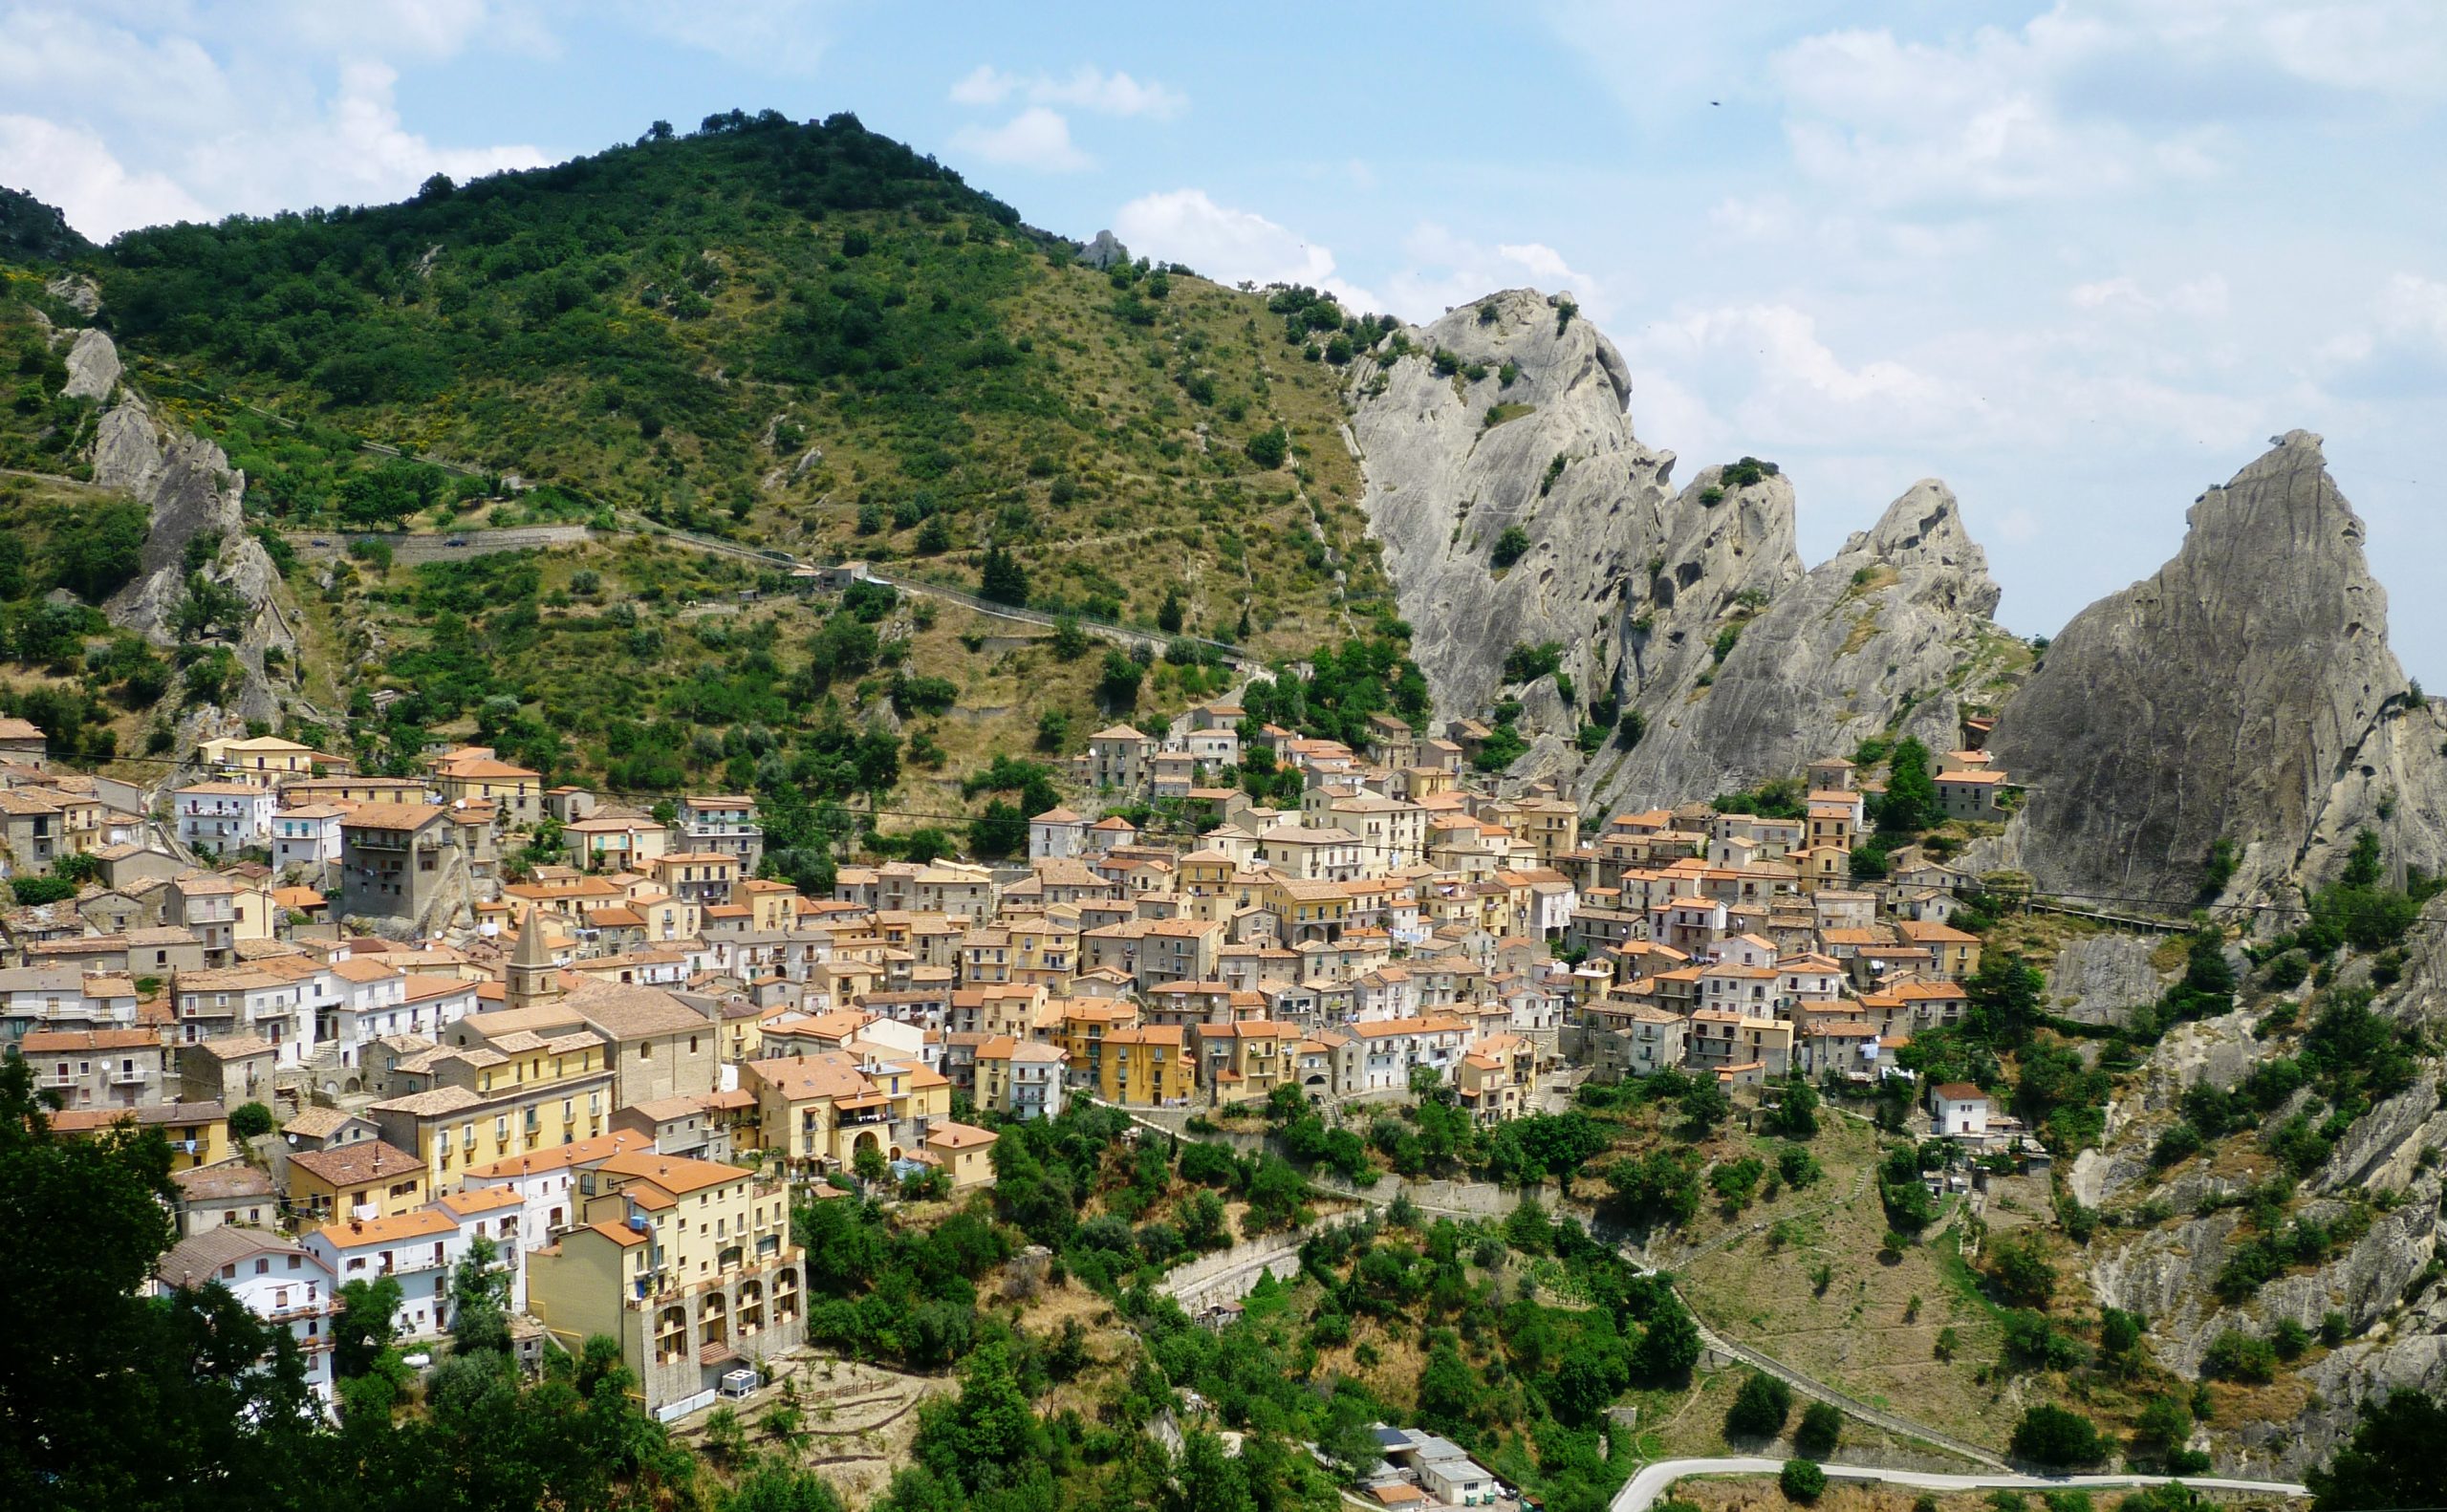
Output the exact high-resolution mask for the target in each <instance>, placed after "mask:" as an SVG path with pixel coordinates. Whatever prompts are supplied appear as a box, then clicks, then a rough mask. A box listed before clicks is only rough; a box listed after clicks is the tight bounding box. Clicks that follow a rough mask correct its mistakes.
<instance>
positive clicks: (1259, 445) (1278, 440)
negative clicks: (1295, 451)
mask: <svg viewBox="0 0 2447 1512" xmlns="http://www.w3.org/2000/svg"><path fill="white" fill-rule="evenodd" d="M1244 449H1245V450H1246V451H1247V452H1248V454H1249V461H1250V462H1252V463H1255V464H1257V465H1258V466H1259V467H1260V468H1262V469H1264V470H1266V471H1267V472H1272V471H1273V470H1274V469H1275V468H1277V467H1280V466H1282V465H1283V460H1284V459H1285V458H1286V457H1288V456H1290V455H1291V438H1290V437H1289V436H1288V435H1287V434H1285V432H1284V429H1283V427H1282V426H1280V425H1274V426H1269V427H1268V428H1267V429H1265V430H1262V431H1259V432H1258V433H1257V434H1256V435H1254V436H1252V437H1250V438H1249V440H1248V444H1247V446H1246V447H1245V448H1244Z"/></svg>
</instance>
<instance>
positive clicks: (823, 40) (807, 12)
mask: <svg viewBox="0 0 2447 1512" xmlns="http://www.w3.org/2000/svg"><path fill="white" fill-rule="evenodd" d="M554 9H555V10H556V11H565V13H566V22H565V24H566V25H568V26H570V27H572V28H582V27H588V26H592V25H594V24H595V14H594V12H593V11H590V10H588V9H586V8H584V7H575V6H567V7H564V6H555V7H554ZM835 9H837V5H836V4H835V3H834V0H723V3H722V4H720V5H671V4H668V3H667V0H621V3H620V4H619V5H618V6H617V11H616V13H617V15H618V16H619V17H620V18H621V19H622V20H624V21H626V22H627V23H628V24H629V25H630V26H632V27H634V28H635V29H637V30H638V31H639V32H644V33H645V34H647V35H649V36H654V37H660V38H661V39H662V40H663V41H666V42H670V43H673V44H675V45H677V46H680V47H684V48H688V49H690V50H692V51H694V52H700V53H710V54H713V55H714V56H716V57H718V58H721V59H722V60H723V61H724V62H725V63H728V64H730V65H732V66H733V67H735V68H741V69H747V70H750V71H752V72H755V73H759V74H768V75H779V76H806V75H810V74H813V73H814V72H816V68H817V66H818V65H819V64H820V63H822V62H823V60H824V54H825V50H826V48H827V47H828V46H829V45H830V43H831V41H832V37H831V33H830V32H829V31H828V29H827V28H826V26H825V20H826V18H827V17H828V16H829V15H830V14H831V12H832V11H834V10H835Z"/></svg>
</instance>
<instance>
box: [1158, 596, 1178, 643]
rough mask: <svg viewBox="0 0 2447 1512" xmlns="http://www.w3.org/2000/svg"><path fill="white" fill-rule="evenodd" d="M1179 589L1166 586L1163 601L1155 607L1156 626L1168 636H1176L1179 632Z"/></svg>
mask: <svg viewBox="0 0 2447 1512" xmlns="http://www.w3.org/2000/svg"><path fill="white" fill-rule="evenodd" d="M1181 620H1182V610H1181V591H1180V589H1178V588H1172V587H1167V588H1166V589H1165V590H1164V601H1163V602H1162V603H1161V604H1159V605H1158V606H1157V607H1156V628H1157V629H1159V630H1160V631H1162V632H1163V633H1164V634H1166V635H1168V636H1178V635H1180V633H1181Z"/></svg>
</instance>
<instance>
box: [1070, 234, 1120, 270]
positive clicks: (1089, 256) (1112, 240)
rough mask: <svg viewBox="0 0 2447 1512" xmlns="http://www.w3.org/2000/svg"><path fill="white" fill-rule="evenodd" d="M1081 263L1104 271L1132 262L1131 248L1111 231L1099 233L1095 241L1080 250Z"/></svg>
mask: <svg viewBox="0 0 2447 1512" xmlns="http://www.w3.org/2000/svg"><path fill="white" fill-rule="evenodd" d="M1079 261H1081V262H1083V263H1085V264H1087V265H1088V266H1089V267H1091V268H1094V269H1095V270H1098V271H1100V272H1101V271H1102V270H1105V269H1108V268H1111V267H1113V266H1114V265H1115V263H1126V262H1128V261H1130V248H1127V247H1124V246H1122V245H1121V239H1120V238H1119V237H1117V236H1115V235H1114V234H1113V232H1111V231H1098V232H1097V233H1096V238H1095V240H1094V241H1092V242H1090V243H1088V244H1087V245H1086V246H1084V247H1082V248H1079Z"/></svg>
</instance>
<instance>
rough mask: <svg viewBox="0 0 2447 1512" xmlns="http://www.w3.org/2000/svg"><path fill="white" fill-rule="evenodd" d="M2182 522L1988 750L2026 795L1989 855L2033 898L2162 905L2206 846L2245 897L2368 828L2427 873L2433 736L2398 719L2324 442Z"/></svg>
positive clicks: (2432, 825) (2444, 808)
mask: <svg viewBox="0 0 2447 1512" xmlns="http://www.w3.org/2000/svg"><path fill="white" fill-rule="evenodd" d="M2188 518H2189V522H2190V529H2189V531H2188V533H2187V534H2186V535H2185V537H2184V543H2183V547H2182V550H2180V551H2177V552H2176V556H2175V558H2174V559H2173V560H2172V561H2170V562H2168V563H2167V564H2166V566H2164V567H2162V568H2160V569H2159V570H2158V572H2157V574H2156V575H2155V576H2154V577H2152V578H2150V579H2149V580H2148V581H2146V582H2141V583H2136V584H2134V585H2133V587H2131V588H2129V589H2126V590H2125V591H2124V592H2122V593H2120V594H2113V595H2111V596H2110V597H2108V598H2105V599H2102V600H2100V601H2099V602H2098V603H2095V604H2092V605H2091V606H2090V608H2088V609H2086V610H2084V611H2083V612H2082V613H2081V614H2079V615H2077V616H2074V618H2073V621H2072V623H2070V624H2068V625H2067V626H2066V627H2065V631H2064V633H2063V634H2062V635H2060V636H2058V637H2056V640H2055V642H2054V644H2053V645H2051V646H2050V647H2049V649H2048V652H2047V655H2046V659H2045V660H2044V661H2043V662H2042V664H2041V666H2040V668H2039V669H2038V670H2037V671H2036V672H2035V673H2034V674H2033V675H2032V676H2031V678H2030V680H2029V682H2028V685H2027V686H2025V688H2024V689H2023V691H2022V692H2021V693H2020V694H2019V695H2018V696H2017V697H2016V698H2015V699H2014V700H2013V702H2011V703H2010V704H2009V705H2008V706H2007V707H2006V709H2005V711H2004V713H2003V718H2002V719H2001V721H2000V723H1999V724H1998V728H1997V732H1996V735H1995V738H1994V739H1993V740H1992V741H1991V743H1990V745H1991V748H1992V749H1994V750H1995V751H1996V752H1997V758H1998V764H1999V765H2000V766H2001V767H2003V768H2005V769H2006V770H2007V771H2009V772H2011V773H2012V774H2013V776H2014V777H2015V778H2016V780H2017V781H2020V782H2023V783H2025V784H2026V785H2027V787H2028V791H2027V796H2026V799H2025V805H2024V808H2023V810H2022V812H2021V813H2020V814H2019V815H2018V816H2017V818H2016V820H2015V824H2014V829H2013V832H2012V835H2011V841H2012V844H2011V845H2010V846H2009V847H2008V848H2007V849H2008V852H2009V854H2008V856H2007V857H2006V858H2007V859H2010V860H2011V861H2012V862H2013V863H2014V864H2018V865H2020V866H2021V867H2022V868H2024V869H2025V870H2026V871H2028V872H2029V873H2030V874H2031V875H2032V876H2033V878H2034V880H2035V881H2036V882H2037V883H2038V885H2039V886H2041V887H2042V888H2046V889H2051V890H2056V891H2063V892H2090V893H2097V894H2108V895H2116V896H2135V897H2142V898H2148V899H2154V900H2170V901H2172V902H2174V903H2175V904H2176V905H2178V906H2179V905H2180V904H2182V903H2183V902H2185V901H2188V900H2189V898H2190V896H2191V895H2192V894H2193V892H2194V890H2195V888H2196V886H2197V885H2198V880H2199V877H2200V872H2201V865H2202V862H2203V861H2204V860H2205V859H2206V857H2207V856H2208V854H2209V851H2210V847H2211V846H2212V844H2213V843H2214V842H2216V841H2217V840H2219V839H2220V838H2221V837H2222V838H2226V839H2230V840H2232V841H2234V842H2235V843H2236V845H2237V846H2238V847H2239V848H2240V850H2241V867H2240V869H2239V871H2238V873H2237V875H2236V878H2235V882H2234V884H2233V887H2232V890H2231V896H2253V895H2256V894H2265V893H2266V892H2267V891H2268V890H2269V889H2270V888H2271V887H2273V886H2275V885H2277V884H2280V883H2282V882H2284V881H2285V880H2287V879H2289V878H2291V877H2293V876H2295V875H2298V874H2300V875H2312V876H2317V875H2321V874H2322V873H2323V872H2325V871H2326V870H2327V869H2328V867H2329V866H2330V865H2332V864H2333V857H2334V855H2335V854H2337V853H2340V852H2341V850H2342V848H2343V847H2344V846H2346V845H2349V844H2350V842H2351V839H2352V834H2353V831H2354V830H2355V829H2356V828H2358V827H2359V826H2361V825H2362V824H2364V823H2371V824H2373V825H2375V826H2376V827H2377V828H2379V829H2380V831H2381V833H2382V838H2383V840H2385V841H2386V842H2387V843H2388V849H2389V853H2390V854H2391V855H2392V856H2393V858H2394V859H2395V860H2396V861H2398V862H2399V863H2410V864H2413V865H2418V866H2423V867H2428V868H2433V869H2436V867H2437V866H2438V865H2439V863H2440V861H2441V859H2442V857H2447V765H2442V762H2441V760H2440V757H2439V753H2438V746H2439V724H2438V721H2437V717H2436V715H2435V714H2433V713H2432V712H2431V711H2429V710H2427V709H2415V708H2413V707H2411V706H2410V703H2409V701H2408V699H2407V696H2406V695H2407V691H2408V690H2407V684H2406V680H2405V676H2404V671H2403V669H2402V668H2401V667H2400V666H2399V665H2398V664H2397V662H2396V659H2395V657H2394V655H2393V653H2392V652H2391V651H2390V650H2389V649H2388V637H2387V614H2388V609H2387V594H2386V592H2385V591H2384V590H2383V589H2381V588H2380V586H2379V584H2378V581H2377V580H2376V579H2375V578H2373V577H2372V576H2371V570H2370V566H2369V564H2368V563H2367V562H2366V561H2365V559H2364V556H2363V549H2362V542H2363V528H2362V521H2361V520H2360V518H2359V517H2357V516H2356V515H2355V514H2354V512H2353V509H2352V508H2351V507H2350V505H2348V504H2347V503H2346V500H2345V498H2344V496H2343V495H2342V494H2341V493H2339V492H2338V491H2337V487H2336V485H2335V483H2334V482H2333V481H2332V480H2331V479H2330V478H2329V477H2328V471H2327V468H2326V466H2325V464H2324V459H2323V457H2322V455H2321V450H2320V438H2319V437H2317V436H2314V435H2312V434H2311V433H2309V432H2308V431H2299V430H2298V431H2291V432H2288V433H2287V434H2285V436H2282V437H2279V438H2278V439H2277V442H2276V443H2275V445H2274V447H2273V448H2272V449H2271V450H2270V451H2269V452H2268V453H2267V454H2266V455H2264V456H2263V457H2262V458H2261V459H2260V460H2259V461H2257V462H2254V463H2253V464H2250V465H2249V466H2247V467H2245V468H2244V469H2243V470H2242V471H2241V472H2239V473H2237V474H2236V475H2235V478H2234V481H2232V482H2231V483H2229V484H2227V485H2226V486H2224V487H2222V488H2213V489H2211V490H2210V491H2209V492H2207V493H2204V494H2202V495H2201V496H2200V498H2199V500H2198V502H2196V503H2195V504H2194V506H2193V508H2192V510H2191V513H2190V515H2189V517H2188ZM2382 810H2386V811H2387V812H2388V813H2389V815H2390V817H2389V818H2387V819H2384V820H2383V819H2381V818H2380V814H2381V812H2382Z"/></svg>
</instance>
